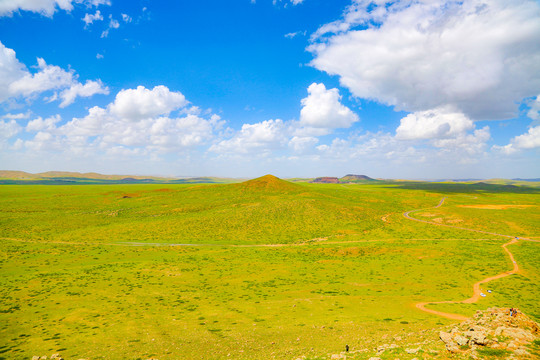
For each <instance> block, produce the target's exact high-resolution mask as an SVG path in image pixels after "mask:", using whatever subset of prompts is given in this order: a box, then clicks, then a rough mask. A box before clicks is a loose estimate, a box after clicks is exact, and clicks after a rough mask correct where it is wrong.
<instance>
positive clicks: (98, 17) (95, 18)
mask: <svg viewBox="0 0 540 360" xmlns="http://www.w3.org/2000/svg"><path fill="white" fill-rule="evenodd" d="M102 20H103V15H101V11H99V10H98V11H96V13H95V14H94V15H92V14H86V15H84V17H83V18H82V21H84V22H85V24H86V26H85V27H87V26H88V25H90V24H92V23H93V22H94V21H102Z"/></svg>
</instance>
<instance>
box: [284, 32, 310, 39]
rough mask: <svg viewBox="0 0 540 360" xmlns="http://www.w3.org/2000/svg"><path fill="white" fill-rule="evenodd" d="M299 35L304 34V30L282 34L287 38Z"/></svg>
mask: <svg viewBox="0 0 540 360" xmlns="http://www.w3.org/2000/svg"><path fill="white" fill-rule="evenodd" d="M299 35H303V36H306V31H296V32H290V33H287V34H285V35H284V36H285V37H286V38H287V39H293V38H295V37H296V36H299Z"/></svg>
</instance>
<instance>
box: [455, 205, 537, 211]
mask: <svg viewBox="0 0 540 360" xmlns="http://www.w3.org/2000/svg"><path fill="white" fill-rule="evenodd" d="M458 207H462V208H468V209H486V210H508V209H526V208H529V207H535V205H493V204H485V205H458Z"/></svg>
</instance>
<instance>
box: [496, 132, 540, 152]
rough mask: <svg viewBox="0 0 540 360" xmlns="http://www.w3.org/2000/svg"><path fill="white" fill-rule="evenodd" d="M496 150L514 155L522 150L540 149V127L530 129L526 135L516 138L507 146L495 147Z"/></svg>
mask: <svg viewBox="0 0 540 360" xmlns="http://www.w3.org/2000/svg"><path fill="white" fill-rule="evenodd" d="M493 148H494V150H498V151H500V152H502V153H504V154H508V155H509V154H514V153H516V152H519V151H520V150H530V149H536V148H540V126H534V127H530V128H529V131H527V132H526V133H525V134H522V135H519V136H516V137H514V138H513V139H512V140H510V143H509V144H508V145H505V146H497V145H495V146H494V147H493Z"/></svg>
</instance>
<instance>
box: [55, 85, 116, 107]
mask: <svg viewBox="0 0 540 360" xmlns="http://www.w3.org/2000/svg"><path fill="white" fill-rule="evenodd" d="M96 94H104V95H108V94H109V88H108V87H106V86H103V83H102V82H101V80H98V81H92V80H87V81H86V83H85V84H84V85H83V84H81V83H79V82H76V83H74V84H72V85H71V87H69V88H68V89H65V90H63V91H62V92H61V93H60V98H61V99H62V102H61V103H60V107H61V108H64V107H66V106H68V105H70V104H72V103H73V102H74V101H75V99H76V98H77V97H78V96H79V97H90V96H93V95H96Z"/></svg>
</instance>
